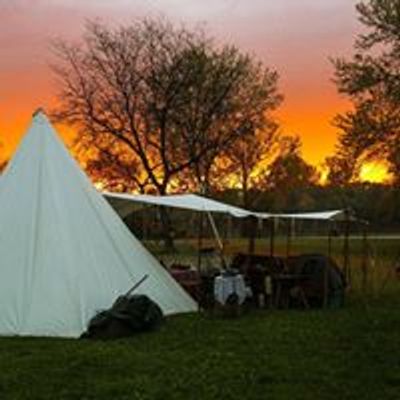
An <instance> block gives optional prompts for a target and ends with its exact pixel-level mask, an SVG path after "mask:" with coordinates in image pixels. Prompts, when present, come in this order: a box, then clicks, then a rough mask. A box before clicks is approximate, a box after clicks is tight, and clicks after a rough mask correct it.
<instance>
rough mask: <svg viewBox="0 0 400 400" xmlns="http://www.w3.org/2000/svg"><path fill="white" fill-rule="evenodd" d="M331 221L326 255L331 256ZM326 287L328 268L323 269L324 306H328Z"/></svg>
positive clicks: (327, 284)
mask: <svg viewBox="0 0 400 400" xmlns="http://www.w3.org/2000/svg"><path fill="white" fill-rule="evenodd" d="M331 231H332V223H330V224H329V225H328V256H329V258H331V255H332V235H331ZM328 288H329V282H328V268H325V269H324V308H327V307H328Z"/></svg>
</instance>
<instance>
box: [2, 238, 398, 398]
mask: <svg viewBox="0 0 400 400" xmlns="http://www.w3.org/2000/svg"><path fill="white" fill-rule="evenodd" d="M382 246H383V247H382V249H383V248H386V247H385V246H386V245H382ZM388 249H389V247H388ZM387 251H388V252H391V253H394V252H395V251H396V249H392V250H387ZM388 257H389V256H388ZM389 258H390V257H389ZM382 265H383V264H382ZM385 265H386V264H385ZM382 268H383V267H382ZM386 268H389V267H385V271H386ZM379 273H381V272H379ZM389 279H390V284H388V285H386V286H385V288H384V290H382V291H380V292H371V293H367V294H363V295H362V293H361V292H359V291H353V292H352V293H351V294H350V295H349V297H348V300H347V303H346V306H345V308H343V309H340V310H336V311H325V310H317V311H284V310H280V311H269V310H265V311H264V310H263V311H251V312H247V313H245V314H244V315H243V316H241V317H239V318H236V319H224V318H215V317H211V316H208V315H203V314H200V315H186V316H177V317H173V318H170V319H169V320H168V321H167V322H166V324H165V325H164V326H163V327H162V328H161V329H160V330H159V331H157V332H154V333H150V334H146V335H139V336H136V337H133V338H130V339H124V340H117V341H112V342H111V341H110V342H101V341H97V342H96V341H93V342H90V341H79V340H64V339H45V338H2V339H0V399H1V400H8V399H12V400H14V399H15V400H18V399H32V400H34V399H49V400H50V399H51V400H53V399H87V400H89V399H90V400H92V399H107V400H113V399H116V400H118V399H121V400H122V399H160V400H161V399H162V400H167V399H185V400H187V399H202V400H204V399H218V400H219V399H224V400H229V399H271V400H272V399H293V400H294V399H307V400H308V399H323V400H325V399H335V400H338V399H341V400H342V399H374V400H383V399H393V400H395V399H399V393H400V282H399V281H398V280H396V278H395V276H394V275H393V276H390V278H389Z"/></svg>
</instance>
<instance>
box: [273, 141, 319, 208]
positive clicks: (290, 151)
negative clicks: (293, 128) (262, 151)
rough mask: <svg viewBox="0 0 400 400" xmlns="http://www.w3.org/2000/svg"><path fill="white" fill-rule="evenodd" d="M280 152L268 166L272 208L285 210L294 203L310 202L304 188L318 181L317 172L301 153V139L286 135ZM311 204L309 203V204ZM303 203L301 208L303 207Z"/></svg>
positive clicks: (281, 142)
mask: <svg viewBox="0 0 400 400" xmlns="http://www.w3.org/2000/svg"><path fill="white" fill-rule="evenodd" d="M280 146H281V149H280V154H279V155H278V156H277V157H276V158H275V160H274V161H273V162H272V163H271V165H270V167H269V172H268V175H267V177H266V178H267V182H268V186H269V188H270V191H271V192H273V199H274V203H275V205H274V208H276V209H280V210H285V209H290V208H293V207H295V204H296V203H299V202H303V203H309V202H312V199H311V198H310V197H309V196H308V195H305V196H303V194H305V191H304V189H305V188H308V187H309V186H311V185H315V184H317V183H318V181H319V178H320V176H319V173H318V171H317V170H316V168H315V167H313V166H312V165H310V164H308V163H307V162H306V161H305V160H304V159H303V158H302V155H301V140H300V138H299V137H298V136H286V137H283V138H282V139H281V141H280ZM310 205H311V204H310ZM305 207H306V204H303V205H302V206H301V208H305Z"/></svg>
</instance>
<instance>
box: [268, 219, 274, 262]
mask: <svg viewBox="0 0 400 400" xmlns="http://www.w3.org/2000/svg"><path fill="white" fill-rule="evenodd" d="M269 229H270V230H269V256H270V257H271V258H272V257H274V250H275V249H274V247H275V218H271V219H270V225H269Z"/></svg>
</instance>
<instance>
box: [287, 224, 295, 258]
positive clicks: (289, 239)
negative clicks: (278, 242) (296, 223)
mask: <svg viewBox="0 0 400 400" xmlns="http://www.w3.org/2000/svg"><path fill="white" fill-rule="evenodd" d="M292 223H293V219H290V220H289V221H288V224H287V232H286V258H289V257H290V250H291V247H292Z"/></svg>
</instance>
